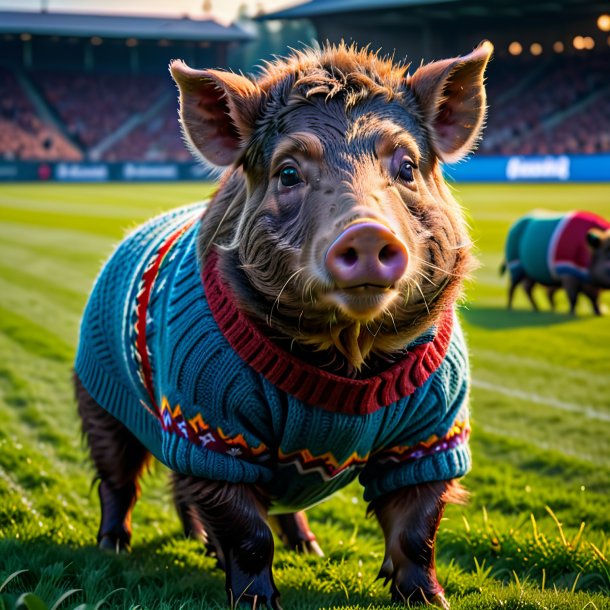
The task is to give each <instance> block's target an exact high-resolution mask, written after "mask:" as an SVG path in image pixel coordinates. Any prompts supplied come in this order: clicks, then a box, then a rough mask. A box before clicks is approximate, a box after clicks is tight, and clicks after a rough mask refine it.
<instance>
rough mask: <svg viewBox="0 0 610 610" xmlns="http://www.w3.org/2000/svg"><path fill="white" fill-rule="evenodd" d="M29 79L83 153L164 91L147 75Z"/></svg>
mask: <svg viewBox="0 0 610 610" xmlns="http://www.w3.org/2000/svg"><path fill="white" fill-rule="evenodd" d="M31 78H32V80H33V81H34V83H35V84H36V85H38V88H39V90H40V92H41V93H42V96H43V97H44V98H45V99H46V101H47V102H48V103H49V104H50V105H51V106H52V107H53V108H54V109H55V110H56V112H57V113H58V114H59V116H60V118H61V120H62V121H63V123H64V125H65V126H66V129H67V130H68V133H69V134H70V135H71V136H72V137H73V138H74V139H75V140H76V141H77V142H79V143H80V144H82V145H83V146H84V147H85V149H89V148H91V147H93V146H95V145H96V144H99V143H100V142H101V141H102V140H103V139H104V138H105V137H107V136H108V135H109V134H112V133H113V132H114V131H115V130H116V129H117V128H118V127H120V126H121V125H122V124H123V123H125V121H127V120H128V119H129V118H130V117H132V116H133V115H135V114H136V113H141V112H145V111H146V110H147V109H148V108H149V107H150V105H151V103H153V102H154V101H155V100H156V99H157V98H158V97H159V96H160V95H161V93H162V92H163V91H166V90H167V83H164V82H163V80H162V79H159V78H157V77H155V76H148V75H138V76H136V77H134V76H133V75H130V74H79V73H76V74H74V73H73V74H70V73H61V72H40V73H33V74H31Z"/></svg>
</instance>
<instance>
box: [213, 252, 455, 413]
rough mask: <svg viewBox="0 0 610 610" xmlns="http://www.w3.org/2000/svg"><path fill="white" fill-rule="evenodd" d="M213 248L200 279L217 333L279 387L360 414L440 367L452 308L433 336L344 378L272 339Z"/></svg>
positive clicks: (399, 394) (395, 397)
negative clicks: (377, 369)
mask: <svg viewBox="0 0 610 610" xmlns="http://www.w3.org/2000/svg"><path fill="white" fill-rule="evenodd" d="M217 261H218V255H217V253H216V252H215V251H214V250H212V251H211V252H210V254H209V255H208V257H207V260H206V262H205V265H204V268H203V272H202V280H203V283H204V287H205V293H206V298H207V302H208V305H209V307H210V310H211V312H212V315H213V316H214V320H216V323H217V324H218V326H219V328H220V330H221V331H222V334H223V335H224V336H225V338H226V339H227V341H228V342H229V344H230V345H231V347H232V348H233V349H234V350H235V351H236V352H237V354H239V356H240V357H241V358H242V360H244V361H245V362H247V363H248V364H249V365H250V366H251V367H252V368H253V369H254V370H255V371H256V372H257V373H260V374H261V375H263V376H264V377H265V378H266V379H267V380H268V381H270V382H271V383H272V384H273V385H275V386H276V387H278V388H279V389H281V390H283V391H285V392H287V393H288V394H291V395H292V396H295V397H296V398H298V399H299V400H302V401H303V402H305V403H307V404H309V405H315V406H319V407H323V408H325V409H328V410H329V411H333V412H337V413H345V414H351V415H365V414H368V413H373V412H374V411H377V410H378V409H380V408H381V407H384V406H387V405H389V404H392V403H393V402H396V401H397V400H399V399H401V398H404V397H405V396H409V395H410V394H413V392H414V391H415V390H416V388H418V387H420V386H421V385H423V384H424V383H425V382H426V380H427V379H428V378H429V377H430V375H431V374H432V373H433V372H434V371H436V369H437V368H438V367H439V365H440V364H441V362H442V361H443V358H444V357H445V354H446V353H447V349H448V347H449V341H450V339H451V331H452V328H453V312H452V311H451V310H449V311H446V312H445V313H444V314H443V316H442V318H441V321H440V324H439V327H438V331H437V333H436V336H435V337H434V339H433V340H432V341H430V342H429V343H424V344H422V345H417V346H415V347H413V349H411V350H410V351H409V352H408V353H407V354H406V355H405V357H404V358H403V359H401V360H400V361H399V362H396V363H395V364H394V365H392V366H391V367H390V368H388V369H387V370H385V371H383V372H382V373H380V374H378V375H375V376H373V377H368V378H366V379H348V378H345V377H341V376H339V375H334V374H333V373H328V372H327V371H324V370H321V369H319V368H317V367H315V366H312V365H310V364H308V363H307V362H304V361H302V360H300V359H299V358H296V357H295V356H294V355H293V354H291V353H290V352H287V351H285V350H284V349H282V348H281V347H279V346H277V345H276V344H274V343H273V342H272V341H271V340H270V339H268V338H267V337H266V336H265V335H264V334H263V333H262V332H261V331H260V330H259V329H258V328H257V327H256V325H255V324H254V323H253V322H252V321H251V320H250V319H249V318H248V317H247V316H246V315H245V314H244V313H243V312H241V311H239V309H237V307H236V306H235V303H234V298H233V295H232V293H231V291H230V288H229V287H228V285H227V284H226V282H223V281H222V279H221V278H220V276H219V274H218V269H217Z"/></svg>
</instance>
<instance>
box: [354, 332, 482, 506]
mask: <svg viewBox="0 0 610 610" xmlns="http://www.w3.org/2000/svg"><path fill="white" fill-rule="evenodd" d="M454 335H455V336H454V337H453V338H452V342H451V345H450V348H449V351H448V352H447V355H446V357H445V360H444V361H443V363H442V364H441V366H440V367H439V368H438V369H437V371H436V372H435V373H434V374H433V375H432V376H431V377H430V379H429V380H428V381H427V382H426V383H425V384H424V385H423V386H422V387H421V388H419V389H418V391H417V392H416V393H415V394H414V395H412V396H411V397H410V399H409V401H408V402H405V403H404V404H397V405H395V406H394V408H393V409H392V410H391V411H390V412H389V415H388V422H387V424H386V426H385V429H386V432H385V434H384V435H382V440H381V442H380V444H379V445H378V446H377V447H376V448H375V451H374V452H373V454H372V456H371V458H370V459H369V462H368V463H367V465H366V467H365V468H364V470H363V471H362V473H361V474H360V482H361V483H362V484H363V485H364V488H365V492H364V497H365V500H367V501H369V502H370V501H372V500H374V499H376V498H379V497H380V496H382V495H385V494H387V493H390V492H392V491H396V490H397V489H401V488H403V487H407V486H410V485H417V484H420V483H429V482H432V481H444V480H450V479H454V478H457V477H461V476H463V475H465V474H466V473H467V472H468V471H469V470H470V451H469V448H468V436H469V432H470V427H469V422H468V360H467V356H466V350H465V348H464V343H463V338H462V335H461V331H460V329H459V325H457V324H456V331H455V333H454ZM390 418H391V421H390Z"/></svg>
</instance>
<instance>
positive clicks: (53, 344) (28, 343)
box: [0, 306, 74, 363]
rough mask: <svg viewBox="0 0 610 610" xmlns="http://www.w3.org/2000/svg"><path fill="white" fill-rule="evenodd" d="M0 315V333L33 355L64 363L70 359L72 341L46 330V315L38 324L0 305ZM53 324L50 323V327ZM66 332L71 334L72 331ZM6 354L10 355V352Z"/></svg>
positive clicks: (72, 352)
mask: <svg viewBox="0 0 610 610" xmlns="http://www.w3.org/2000/svg"><path fill="white" fill-rule="evenodd" d="M17 309H18V308H17ZM0 317H1V318H2V322H1V324H2V333H4V334H5V335H6V336H7V337H9V338H11V339H13V340H14V341H15V342H17V343H19V345H21V346H23V347H24V348H25V349H27V350H28V351H29V352H30V353H31V354H32V355H33V356H35V355H39V356H42V357H44V358H49V359H50V360H59V361H62V362H66V363H67V362H70V361H71V360H72V357H73V354H74V343H73V342H71V341H70V342H68V341H69V340H65V339H62V338H61V337H60V336H59V335H58V334H57V332H53V331H50V330H48V322H49V319H48V316H45V317H46V318H47V320H46V323H44V321H43V323H42V324H39V323H37V322H35V321H34V319H31V318H27V317H24V316H22V315H19V314H18V313H16V310H13V309H7V308H6V307H1V306H0ZM33 317H35V316H33ZM53 326H54V325H51V328H53ZM67 334H68V336H71V335H73V332H70V333H67ZM6 356H7V357H8V356H10V353H9V354H7V355H6Z"/></svg>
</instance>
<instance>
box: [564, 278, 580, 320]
mask: <svg viewBox="0 0 610 610" xmlns="http://www.w3.org/2000/svg"><path fill="white" fill-rule="evenodd" d="M561 285H562V286H563V288H564V290H565V291H566V294H567V295H568V301H569V303H570V314H572V315H576V302H577V301H578V293H579V292H580V290H581V285H580V280H579V279H578V278H577V277H574V276H573V275H563V276H562V277H561Z"/></svg>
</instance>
